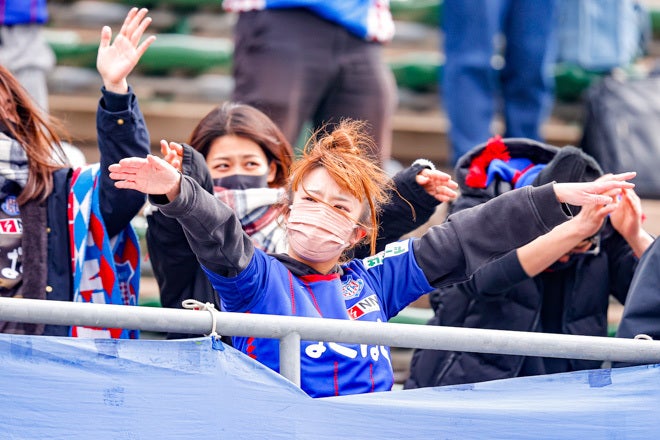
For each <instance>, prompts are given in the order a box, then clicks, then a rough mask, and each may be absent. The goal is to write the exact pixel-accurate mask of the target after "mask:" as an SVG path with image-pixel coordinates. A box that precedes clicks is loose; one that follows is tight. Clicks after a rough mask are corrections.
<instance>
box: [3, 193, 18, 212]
mask: <svg viewBox="0 0 660 440" xmlns="http://www.w3.org/2000/svg"><path fill="white" fill-rule="evenodd" d="M0 207H2V210H3V211H4V212H5V213H6V214H7V215H18V214H19V213H20V210H19V209H18V202H17V201H16V196H7V198H6V199H5V201H4V202H2V205H0Z"/></svg>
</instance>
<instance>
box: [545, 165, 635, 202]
mask: <svg viewBox="0 0 660 440" xmlns="http://www.w3.org/2000/svg"><path fill="white" fill-rule="evenodd" d="M636 175H637V173H635V172H634V171H631V172H626V173H620V174H609V175H605V176H603V178H602V179H597V180H594V181H593V182H580V183H555V185H554V188H555V194H556V196H557V200H559V201H560V202H562V203H568V204H571V205H575V206H584V205H589V204H597V205H607V204H609V203H616V196H617V195H618V194H619V193H620V191H621V190H623V189H630V188H634V187H635V184H634V183H631V182H628V180H630V179H632V178H634V177H635V176H636Z"/></svg>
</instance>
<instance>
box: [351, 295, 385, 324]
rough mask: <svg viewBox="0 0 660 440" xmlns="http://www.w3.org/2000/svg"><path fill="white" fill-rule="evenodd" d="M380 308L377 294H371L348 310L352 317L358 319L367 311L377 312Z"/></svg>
mask: <svg viewBox="0 0 660 440" xmlns="http://www.w3.org/2000/svg"><path fill="white" fill-rule="evenodd" d="M379 310H380V303H379V302H378V297H376V295H369V296H368V297H366V298H363V299H361V300H360V301H358V302H356V303H355V304H353V305H352V306H351V307H350V308H349V309H348V310H347V312H348V316H349V317H350V318H351V319H358V318H360V317H361V316H362V315H366V314H367V313H371V312H377V311H379Z"/></svg>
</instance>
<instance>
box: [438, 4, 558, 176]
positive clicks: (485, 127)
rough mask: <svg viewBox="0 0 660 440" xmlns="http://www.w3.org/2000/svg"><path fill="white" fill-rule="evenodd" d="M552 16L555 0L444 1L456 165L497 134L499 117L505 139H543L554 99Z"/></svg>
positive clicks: (446, 90) (446, 84) (446, 81)
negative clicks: (495, 127)
mask: <svg viewBox="0 0 660 440" xmlns="http://www.w3.org/2000/svg"><path fill="white" fill-rule="evenodd" d="M554 14H555V0H534V1H530V0H445V2H444V5H443V31H444V34H443V35H444V53H445V57H446V61H445V66H444V72H443V77H442V81H441V90H442V99H443V102H444V107H445V111H446V113H447V117H448V119H449V123H450V128H449V142H450V146H451V149H452V163H453V164H456V162H457V161H458V159H459V158H460V157H461V156H462V155H463V154H465V153H466V152H468V151H469V150H470V149H471V148H472V147H474V146H476V145H478V144H480V143H483V142H485V141H486V140H488V138H489V137H491V136H492V135H493V133H492V131H491V123H492V120H493V117H494V116H495V114H496V113H497V112H501V114H502V116H503V118H504V122H505V133H503V136H504V137H525V138H531V139H535V140H542V139H541V135H540V128H541V124H542V123H543V121H544V120H545V119H546V118H547V117H548V115H549V114H550V111H551V110H552V104H553V98H554V75H553V67H554V62H555V57H556V52H557V50H556V47H557V43H556V41H555V36H554V30H555V21H554V20H555V18H554ZM501 37H504V38H501ZM498 54H501V55H502V57H503V58H502V57H498V56H496V55H498ZM502 61H503V62H502Z"/></svg>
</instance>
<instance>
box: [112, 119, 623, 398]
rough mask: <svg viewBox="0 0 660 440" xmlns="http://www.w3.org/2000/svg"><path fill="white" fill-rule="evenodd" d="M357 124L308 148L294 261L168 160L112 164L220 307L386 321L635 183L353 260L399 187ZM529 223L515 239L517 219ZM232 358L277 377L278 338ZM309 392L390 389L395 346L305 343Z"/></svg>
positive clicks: (554, 192)
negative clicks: (246, 359)
mask: <svg viewBox="0 0 660 440" xmlns="http://www.w3.org/2000/svg"><path fill="white" fill-rule="evenodd" d="M370 142H371V141H370V139H369V138H368V137H366V136H364V135H363V130H362V125H361V124H360V123H359V122H352V121H344V122H342V123H341V124H340V125H339V126H337V127H336V128H335V129H334V130H333V131H332V132H331V133H319V134H318V136H317V137H316V138H314V139H313V140H312V141H310V143H309V144H308V146H307V148H306V149H305V152H304V154H303V156H302V158H301V159H300V160H298V161H297V162H296V163H295V164H294V166H293V168H292V170H291V174H290V179H289V188H288V191H287V195H288V197H287V200H286V201H285V203H284V207H285V208H284V218H285V220H286V235H287V241H288V246H289V247H288V251H287V253H285V254H266V253H264V252H262V251H260V250H259V249H257V248H255V246H254V245H253V243H252V241H251V240H250V237H249V236H248V235H247V234H245V232H244V231H243V229H242V227H241V224H240V222H239V221H238V219H237V217H236V216H235V214H234V213H233V212H232V210H231V209H230V208H229V207H228V206H227V205H225V204H223V203H222V202H220V201H218V200H217V199H216V198H215V197H213V196H212V195H211V194H208V193H207V192H206V191H204V190H203V189H202V188H201V187H200V186H199V185H198V184H197V183H196V182H195V181H194V180H193V179H191V178H189V177H187V176H182V175H181V174H180V173H179V172H177V170H176V169H175V168H174V167H172V166H171V165H170V164H169V163H167V162H166V161H165V160H162V159H160V158H157V157H155V156H148V157H147V158H146V159H142V158H129V159H123V160H121V161H120V162H119V163H117V164H113V165H111V166H110V172H111V173H110V177H111V178H112V179H115V180H116V182H115V185H116V186H117V187H118V188H126V189H134V190H138V191H142V192H144V193H147V194H151V195H152V196H151V197H150V201H151V202H152V203H153V204H155V205H156V206H158V207H159V209H160V210H161V211H162V213H163V214H164V215H167V216H169V217H172V218H176V219H177V220H178V221H179V223H180V224H181V225H182V226H183V229H184V231H185V233H186V236H187V238H188V242H189V243H190V246H191V248H192V249H193V251H194V252H195V254H196V256H197V258H198V260H199V262H200V264H201V265H202V267H203V269H204V270H205V272H206V273H207V276H208V277H209V279H210V281H211V284H213V286H214V288H215V289H216V290H217V291H218V292H220V295H221V298H222V303H221V305H222V309H223V310H225V311H231V312H246V313H247V312H249V313H260V314H276V315H289V316H306V317H317V318H334V319H345V320H360V321H381V322H385V321H387V320H389V319H390V318H391V317H393V316H395V315H396V314H397V313H398V312H399V311H401V310H402V309H403V308H404V307H405V306H407V305H408V304H410V303H411V302H412V301H414V300H415V299H417V298H419V297H420V296H421V295H423V294H425V293H428V292H430V291H431V290H433V288H434V287H433V286H442V285H447V284H451V283H454V282H456V281H458V280H464V279H466V278H467V277H469V276H470V274H471V273H473V272H474V271H475V270H477V268H478V267H479V266H480V265H482V264H483V263H484V262H485V261H487V260H488V259H490V258H493V256H495V255H498V254H501V253H503V252H506V251H508V250H510V249H513V248H516V247H518V246H521V245H523V244H525V243H527V242H529V241H531V240H532V239H534V238H535V237H537V236H539V235H541V234H544V233H546V232H548V231H550V229H552V228H553V227H554V226H556V225H558V224H561V223H563V222H565V221H566V220H568V216H567V214H565V211H564V210H563V203H570V204H573V205H585V204H593V205H605V204H614V203H615V197H613V195H612V194H613V192H616V191H617V190H618V189H619V188H629V187H632V186H633V185H632V184H631V183H628V182H625V180H627V179H630V178H632V177H633V176H634V173H626V174H621V175H617V176H612V177H610V178H609V180H607V181H603V182H592V183H568V184H567V183H564V184H548V185H545V186H541V187H538V188H533V187H525V188H521V189H520V190H516V191H511V192H509V193H507V194H504V195H502V196H501V197H497V198H496V199H494V200H492V201H489V202H488V203H485V204H483V205H480V206H479V207H476V208H473V209H468V210H464V211H461V212H459V213H457V214H456V215H455V216H454V217H452V218H451V219H449V221H448V222H446V223H444V224H442V225H438V226H435V227H432V228H431V229H429V230H428V231H427V232H426V233H425V234H424V235H422V236H421V237H420V238H412V239H408V240H404V241H400V242H395V243H391V244H389V245H387V246H386V248H385V251H383V252H381V253H378V254H376V255H373V256H369V257H366V258H364V259H349V258H346V252H347V251H350V249H352V248H353V247H354V246H356V245H357V244H358V243H360V242H362V241H366V242H367V243H368V244H369V246H370V247H372V249H373V246H375V242H376V237H377V232H378V223H377V217H376V214H377V213H378V211H379V209H380V206H382V204H383V203H385V202H386V201H387V198H388V188H389V187H390V186H391V180H390V179H389V178H388V177H387V176H386V174H385V173H384V172H383V171H382V170H381V169H380V168H379V167H378V166H376V165H375V164H374V163H373V161H372V160H371V159H370V158H369V157H368V156H367V154H366V152H367V151H369V148H370V147H371V144H370ZM522 216H525V217H526V218H529V219H530V220H529V221H528V222H526V223H525V224H524V225H522V226H520V227H516V228H515V230H514V229H513V228H510V224H511V223H510V221H511V220H512V219H513V218H520V217H522ZM233 343H234V346H235V347H236V348H238V349H239V350H241V351H242V352H244V353H246V354H248V355H249V356H251V357H252V358H255V359H257V360H258V361H260V362H262V363H263V364H265V365H267V366H268V367H270V368H271V369H273V370H275V371H279V355H278V352H279V351H278V344H279V342H278V341H277V340H273V339H267V338H248V337H234V338H233ZM300 352H301V387H302V389H303V390H305V391H306V392H307V393H308V394H309V395H311V396H313V397H323V396H332V395H343V394H356V393H365V392H374V391H385V390H389V389H391V387H392V384H393V381H394V377H393V371H392V364H391V361H390V351H389V348H388V347H382V346H379V347H367V346H363V345H360V344H338V343H331V342H327V343H326V342H322V341H302V342H301V347H300Z"/></svg>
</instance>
